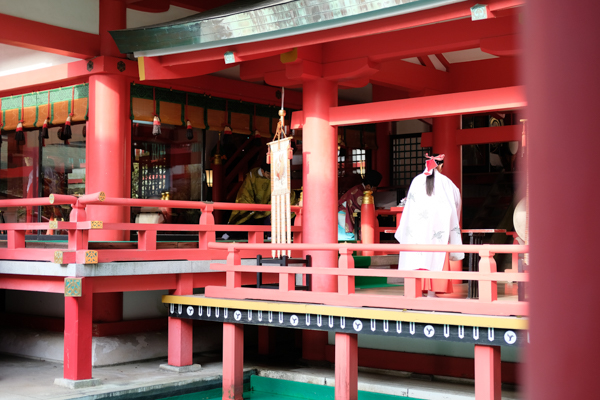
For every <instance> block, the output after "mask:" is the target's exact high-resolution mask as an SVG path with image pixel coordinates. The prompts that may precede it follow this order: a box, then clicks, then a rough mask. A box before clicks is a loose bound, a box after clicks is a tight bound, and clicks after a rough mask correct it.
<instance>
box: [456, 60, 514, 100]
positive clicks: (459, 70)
mask: <svg viewBox="0 0 600 400" xmlns="http://www.w3.org/2000/svg"><path fill="white" fill-rule="evenodd" d="M448 74H449V76H450V81H451V84H452V89H451V90H450V91H451V92H469V91H474V90H483V89H493V88H501V87H509V86H518V85H521V84H522V83H523V82H522V80H521V79H520V74H519V63H518V59H517V58H516V57H500V58H492V59H488V60H479V61H471V62H464V63H456V64H452V66H451V70H450V72H449V73H448Z"/></svg>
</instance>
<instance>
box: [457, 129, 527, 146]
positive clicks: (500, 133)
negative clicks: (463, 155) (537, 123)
mask: <svg viewBox="0 0 600 400" xmlns="http://www.w3.org/2000/svg"><path fill="white" fill-rule="evenodd" d="M522 130H523V127H522V126H519V125H505V126H497V127H493V128H475V129H459V130H457V131H456V144H457V145H459V146H464V145H468V144H486V143H502V142H511V141H513V140H521V132H522Z"/></svg>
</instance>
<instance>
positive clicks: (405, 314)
mask: <svg viewBox="0 0 600 400" xmlns="http://www.w3.org/2000/svg"><path fill="white" fill-rule="evenodd" d="M162 302H163V303H168V304H184V305H191V306H205V307H219V308H239V309H242V310H262V311H275V312H286V313H293V314H318V315H331V316H335V317H349V318H364V319H379V320H386V321H404V322H419V323H429V324H442V325H464V326H479V327H486V328H499V329H517V330H526V329H528V327H529V320H528V319H527V318H519V317H495V316H486V315H472V314H453V313H444V312H430V311H412V310H384V309H380V308H356V307H339V306H322V305H315V304H305V303H278V302H273V301H256V300H231V299H214V298H208V297H204V296H203V295H191V296H174V295H164V296H163V297H162Z"/></svg>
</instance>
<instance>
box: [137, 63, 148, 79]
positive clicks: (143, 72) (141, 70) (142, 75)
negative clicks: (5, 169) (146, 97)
mask: <svg viewBox="0 0 600 400" xmlns="http://www.w3.org/2000/svg"><path fill="white" fill-rule="evenodd" d="M138 72H139V73H140V81H145V80H146V67H145V66H144V57H138Z"/></svg>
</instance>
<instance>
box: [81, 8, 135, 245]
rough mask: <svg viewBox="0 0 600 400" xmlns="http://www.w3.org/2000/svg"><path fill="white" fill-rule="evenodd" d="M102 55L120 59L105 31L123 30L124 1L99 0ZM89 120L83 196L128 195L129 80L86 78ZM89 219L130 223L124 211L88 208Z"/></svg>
mask: <svg viewBox="0 0 600 400" xmlns="http://www.w3.org/2000/svg"><path fill="white" fill-rule="evenodd" d="M99 7H100V9H99V13H100V21H99V22H100V23H99V33H100V51H101V54H102V55H105V56H113V57H122V54H121V53H120V52H119V50H118V49H117V46H116V44H115V42H114V40H113V39H112V37H111V36H110V33H109V31H113V30H119V29H125V28H126V27H127V26H126V7H125V2H124V1H122V0H102V1H100V4H99ZM89 96H90V97H89V122H88V124H87V127H88V134H87V146H86V162H87V168H86V193H95V192H100V191H103V192H104V193H106V196H107V197H129V193H128V192H127V190H126V188H127V187H129V180H130V179H129V177H126V173H125V172H126V171H127V168H126V164H127V163H129V162H130V160H129V157H128V153H127V148H128V144H129V143H130V142H131V134H130V133H131V121H130V119H129V116H130V113H129V104H130V102H129V81H128V79H127V78H126V77H124V76H121V75H110V74H102V75H92V76H90V95H89ZM87 214H88V217H89V219H90V220H94V221H103V222H105V223H106V222H129V216H127V215H126V208H125V207H118V206H89V207H88V208H87ZM124 238H125V233H124V232H122V231H109V230H103V229H99V230H94V231H92V232H90V239H92V240H123V239H124Z"/></svg>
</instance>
